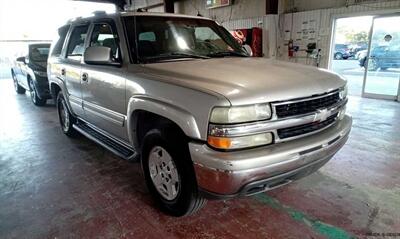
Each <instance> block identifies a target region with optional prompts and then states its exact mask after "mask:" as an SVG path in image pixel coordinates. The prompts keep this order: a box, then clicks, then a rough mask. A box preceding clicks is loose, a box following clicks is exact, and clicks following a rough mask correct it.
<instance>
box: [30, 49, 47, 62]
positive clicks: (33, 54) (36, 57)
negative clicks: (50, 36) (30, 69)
mask: <svg viewBox="0 0 400 239" xmlns="http://www.w3.org/2000/svg"><path fill="white" fill-rule="evenodd" d="M49 47H50V46H49V45H33V46H30V47H29V48H30V49H29V56H30V57H29V58H30V59H31V60H32V61H38V62H43V61H47V58H48V56H49Z"/></svg>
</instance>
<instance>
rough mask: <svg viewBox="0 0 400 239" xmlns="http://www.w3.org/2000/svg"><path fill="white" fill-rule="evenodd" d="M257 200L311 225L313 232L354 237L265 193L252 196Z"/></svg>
mask: <svg viewBox="0 0 400 239" xmlns="http://www.w3.org/2000/svg"><path fill="white" fill-rule="evenodd" d="M253 198H255V199H256V200H257V201H260V202H262V203H265V204H267V205H268V206H270V207H272V208H275V209H279V210H282V211H285V212H287V213H288V214H289V215H290V216H291V217H292V218H293V219H294V220H296V221H298V222H302V223H304V224H306V225H307V226H309V227H311V228H312V229H313V230H314V231H315V232H317V233H319V234H321V235H324V236H326V237H327V238H329V239H351V238H356V237H354V236H352V235H351V234H350V233H348V232H346V231H345V230H343V229H341V228H338V227H335V226H332V225H329V224H327V223H323V222H321V221H319V220H315V219H311V218H310V217H308V216H307V215H305V214H304V213H302V212H299V211H296V210H295V209H293V208H290V207H288V206H286V205H283V204H281V203H280V202H279V201H278V200H276V199H274V198H272V197H269V196H267V195H266V194H265V193H260V194H257V195H255V196H253Z"/></svg>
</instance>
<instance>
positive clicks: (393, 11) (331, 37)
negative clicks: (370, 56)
mask: <svg viewBox="0 0 400 239" xmlns="http://www.w3.org/2000/svg"><path fill="white" fill-rule="evenodd" d="M399 14H400V8H396V9H382V10H372V11H362V12H349V13H340V14H333V15H332V16H331V20H330V21H331V31H330V35H329V56H328V65H327V68H328V70H332V64H333V53H334V50H335V49H334V43H335V37H336V27H337V24H336V21H337V20H338V19H341V18H351V17H363V16H371V17H373V18H375V17H377V16H390V15H399ZM372 23H373V22H372ZM372 25H373V24H371V29H372ZM371 29H370V32H369V33H368V37H369V39H370V38H371V37H370V36H371V34H372V32H371ZM368 48H369V45H368ZM365 72H366V71H365ZM364 75H365V73H364ZM364 85H365V76H364V79H363V86H362V90H361V92H360V93H361V97H364V98H375V99H386V100H397V101H399V102H400V80H399V94H398V95H397V97H390V96H389V97H388V96H387V95H375V94H371V93H369V94H363V93H364ZM377 96H379V97H377ZM396 98H397V99H396Z"/></svg>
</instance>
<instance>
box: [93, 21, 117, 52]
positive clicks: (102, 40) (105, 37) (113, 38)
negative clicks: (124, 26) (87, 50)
mask: <svg viewBox="0 0 400 239" xmlns="http://www.w3.org/2000/svg"><path fill="white" fill-rule="evenodd" d="M90 46H103V47H108V48H111V52H112V55H113V58H114V59H119V47H118V35H117V34H116V33H114V32H113V30H112V27H111V25H110V24H108V23H97V24H95V25H94V28H93V33H92V37H91V40H90Z"/></svg>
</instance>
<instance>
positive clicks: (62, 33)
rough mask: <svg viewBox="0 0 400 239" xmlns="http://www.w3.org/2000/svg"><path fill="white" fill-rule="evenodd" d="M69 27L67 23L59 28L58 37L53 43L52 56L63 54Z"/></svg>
mask: <svg viewBox="0 0 400 239" xmlns="http://www.w3.org/2000/svg"><path fill="white" fill-rule="evenodd" d="M69 27H70V26H69V25H66V26H63V27H61V28H59V29H58V37H57V38H56V39H55V40H54V41H53V43H52V50H51V56H55V57H57V56H60V55H61V52H62V48H63V45H64V42H65V38H66V37H67V33H68V30H69Z"/></svg>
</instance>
